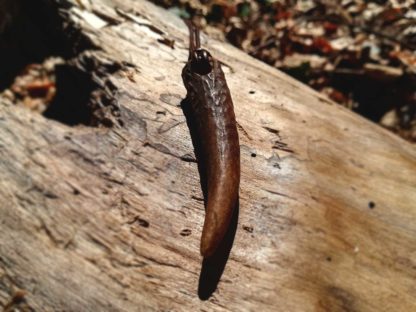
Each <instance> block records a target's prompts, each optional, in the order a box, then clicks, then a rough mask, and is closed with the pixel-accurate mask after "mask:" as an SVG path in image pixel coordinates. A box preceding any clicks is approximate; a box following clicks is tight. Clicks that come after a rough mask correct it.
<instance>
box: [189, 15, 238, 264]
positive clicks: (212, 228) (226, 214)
mask: <svg viewBox="0 0 416 312" xmlns="http://www.w3.org/2000/svg"><path fill="white" fill-rule="evenodd" d="M188 27H189V30H190V44H189V58H188V62H187V64H186V65H185V67H184V68H183V71H182V79H183V82H184V85H185V88H186V90H187V102H188V103H189V104H188V105H189V106H190V107H189V110H190V111H191V115H192V119H193V122H194V124H195V125H196V127H195V128H196V132H197V140H198V141H199V142H198V143H199V146H200V149H201V151H200V155H198V162H199V163H201V162H202V164H203V166H200V167H202V168H204V169H203V170H204V172H203V173H202V174H203V175H204V176H205V178H206V194H205V195H206V199H205V202H206V215H205V222H204V227H203V231H202V237H201V255H202V256H203V257H205V258H207V257H210V256H212V255H213V253H214V252H215V250H216V249H217V248H218V246H219V245H220V243H221V241H222V240H223V239H224V236H225V234H226V232H227V230H228V227H229V225H230V221H231V218H232V216H233V211H234V208H235V206H236V205H237V201H238V189H239V184H240V144H239V140H238V132H237V125H236V121H235V115H234V108H233V102H232V99H231V95H230V91H229V89H228V86H227V82H226V81H225V77H224V73H223V71H222V69H221V65H220V62H219V61H217V60H216V59H215V58H213V57H212V56H211V55H210V53H209V52H208V51H207V50H204V49H201V47H200V39H199V31H198V29H197V28H196V27H195V26H193V25H192V24H189V23H188ZM202 174H201V175H202ZM201 179H202V178H201Z"/></svg>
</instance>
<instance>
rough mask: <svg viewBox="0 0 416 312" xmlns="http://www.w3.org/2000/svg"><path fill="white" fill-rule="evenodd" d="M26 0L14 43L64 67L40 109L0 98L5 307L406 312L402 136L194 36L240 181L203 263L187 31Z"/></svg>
mask: <svg viewBox="0 0 416 312" xmlns="http://www.w3.org/2000/svg"><path fill="white" fill-rule="evenodd" d="M29 2H30V3H32V4H27V3H29ZM29 2H28V1H21V4H20V7H19V6H15V4H13V10H14V11H15V13H14V14H17V16H23V17H24V18H22V19H21V20H19V19H18V20H19V22H20V21H21V22H22V23H29V22H30V23H32V24H31V25H32V27H29V28H28V27H26V28H25V27H21V28H19V29H29V30H31V31H32V30H33V31H35V30H36V32H37V36H38V37H36V38H43V39H45V40H40V39H39V40H38V41H37V42H34V40H32V39H30V38H29V37H28V38H21V39H24V40H23V41H22V42H24V44H22V46H20V47H21V48H22V49H26V50H25V52H27V54H28V55H31V54H30V53H31V48H33V49H34V47H35V46H44V47H45V49H44V50H43V52H42V53H40V54H39V55H40V59H41V61H40V62H39V63H42V62H44V61H46V60H48V59H50V58H52V57H59V58H60V60H61V61H60V63H59V65H56V67H55V72H56V73H55V74H56V80H57V81H56V86H57V95H56V98H57V100H56V101H55V102H53V103H52V106H51V107H50V108H48V110H47V111H46V112H45V114H43V115H42V114H39V113H36V112H33V111H31V110H29V109H27V108H25V107H22V106H21V105H16V103H14V102H13V101H12V100H10V98H8V97H7V96H4V95H3V96H2V97H0V306H2V307H3V308H4V309H5V310H8V311H11V310H12V309H13V308H17V309H20V310H23V311H377V312H380V311H416V297H415V296H416V283H415V279H416V204H415V203H416V175H415V170H416V149H415V146H414V145H411V144H409V143H407V142H405V141H403V140H402V139H400V138H398V137H396V136H394V135H393V134H391V133H389V132H387V131H386V130H384V129H382V128H380V127H378V126H377V125H375V124H372V123H371V122H369V121H367V120H365V119H363V118H361V117H359V116H357V115H355V114H354V113H352V112H350V111H348V110H346V109H344V108H342V107H340V106H338V105H335V104H334V103H333V102H331V101H329V100H327V99H326V98H324V97H323V96H322V95H320V94H318V93H316V92H314V91H313V90H311V89H309V88H308V87H306V86H304V85H302V84H301V83H300V82H297V81H295V80H293V79H292V78H290V77H288V76H286V75H284V74H282V73H280V72H279V71H277V70H276V69H274V68H271V67H269V66H268V65H265V64H263V63H261V62H259V61H257V60H255V59H253V58H251V57H250V56H247V55H245V54H244V53H243V52H241V51H239V50H238V49H236V48H234V47H232V46H230V45H228V44H225V43H223V42H219V41H216V40H214V39H210V38H208V37H207V36H206V35H203V38H202V39H203V42H202V43H203V45H204V47H206V48H208V49H209V50H210V51H211V52H212V54H213V55H214V56H215V57H217V58H218V59H220V60H221V61H222V62H223V63H224V66H223V68H224V70H225V72H226V77H227V81H228V85H229V87H230V90H231V93H232V97H233V100H234V106H235V113H236V118H237V121H238V124H239V135H240V144H241V159H242V162H241V170H242V171H241V175H242V176H241V187H240V205H239V211H238V213H239V216H238V225H236V231H235V233H231V234H230V243H231V242H232V240H233V234H235V237H234V242H233V246H232V249H231V252H230V254H229V256H228V255H227V251H225V253H224V254H223V256H222V258H221V257H220V258H219V259H216V260H215V261H213V262H204V263H202V259H201V257H200V255H199V240H200V234H201V229H202V225H203V218H204V203H203V199H202V192H201V186H200V182H199V176H198V170H197V164H196V162H195V159H194V153H193V146H192V142H191V138H190V135H189V130H188V127H187V124H186V121H185V117H184V115H183V112H182V109H181V106H180V104H181V101H182V99H183V98H184V96H185V89H184V87H183V84H182V80H181V76H180V73H181V70H182V67H183V66H184V63H185V61H186V59H187V53H188V51H187V46H188V41H187V40H188V33H187V29H186V27H185V25H184V24H183V22H182V21H181V20H180V19H179V18H177V17H176V16H174V15H172V14H171V13H169V12H167V11H165V10H163V9H161V8H157V7H155V6H154V5H152V4H150V3H148V2H146V1H133V0H106V1H104V0H102V1H98V0H92V1H90V2H86V1H75V0H74V1H69V0H66V1H57V0H43V1H40V0H38V1H29ZM6 3H7V2H6V1H5V2H4V4H5V5H6ZM14 3H16V2H14ZM33 3H36V6H35V5H34V4H33ZM6 7H7V5H6ZM3 9H4V8H3ZM3 12H5V11H3ZM28 12H29V13H31V15H30V16H31V19H30V21H29V19H27V16H28V15H27V14H28ZM10 14H11V13H10ZM25 14H26V15H25ZM37 17H38V18H37ZM10 20H13V19H10ZM10 23H13V22H10ZM49 24H51V25H55V26H56V25H58V24H59V25H61V26H62V29H59V28H56V29H55V28H54V27H49ZM45 25H48V27H45ZM35 26H36V27H37V28H36V27H35ZM6 27H7V26H5V25H3V24H2V29H1V30H2V31H6V30H4V29H5V28H6ZM16 29H17V28H16ZM21 34H24V32H23V31H22V32H21ZM17 36H18V35H16V37H17ZM0 37H1V35H0ZM64 37H65V38H67V39H65V41H64V44H62V45H61V42H60V41H59V40H63V39H62V38H64ZM13 40H14V39H13ZM54 40H55V41H56V40H57V41H56V42H58V43H59V44H60V46H65V44H66V46H67V48H65V49H61V50H60V49H59V48H56V47H57V46H58V45H56V46H55V47H54V44H53V42H55V41H54ZM172 40H173V41H174V46H173V47H172V43H173V41H172ZM37 51H40V49H37ZM35 59H36V58H34V60H35ZM1 62H4V58H2V61H1ZM1 64H3V63H1ZM64 105H67V106H66V108H63V106H64ZM68 105H69V106H68ZM68 107H69V108H68ZM74 107H76V108H74ZM74 112H75V113H74ZM72 113H74V114H72ZM71 114H72V115H71ZM68 116H71V118H72V119H71V118H70V120H68V118H69V117H68ZM215 288H217V289H216V290H215ZM214 290H215V291H214Z"/></svg>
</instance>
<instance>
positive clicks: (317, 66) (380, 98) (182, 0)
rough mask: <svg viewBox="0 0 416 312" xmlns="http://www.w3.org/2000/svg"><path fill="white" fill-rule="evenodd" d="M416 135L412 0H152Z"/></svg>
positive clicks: (362, 112) (376, 118) (336, 97)
mask: <svg viewBox="0 0 416 312" xmlns="http://www.w3.org/2000/svg"><path fill="white" fill-rule="evenodd" d="M152 1H153V2H154V3H156V4H158V5H162V6H163V7H165V8H168V9H169V10H171V11H172V12H174V13H175V14H177V15H179V16H181V17H182V18H186V19H192V20H193V21H194V23H196V24H198V25H199V26H200V27H201V28H202V29H204V30H205V31H206V32H207V33H209V34H210V35H211V36H214V37H216V38H217V39H221V40H226V41H228V42H230V43H232V44H233V45H235V46H237V47H239V48H241V49H242V50H244V51H246V52H247V53H248V54H250V55H252V56H253V57H255V58H258V59H260V60H262V61H263V62H266V63H267V64H270V65H271V66H274V67H276V68H278V69H280V70H282V71H284V72H286V73H288V74H289V75H291V76H293V77H295V78H296V79H298V80H300V81H302V82H304V83H306V84H308V85H309V86H311V87H312V88H314V89H315V90H318V91H319V92H322V93H324V94H326V95H327V96H328V97H329V98H331V99H332V100H334V101H335V102H337V103H339V104H340V105H343V106H345V107H348V108H349V109H351V110H353V111H355V112H357V113H358V114H360V115H362V116H364V117H366V118H368V119H370V120H372V121H374V122H376V123H379V124H380V125H382V126H383V127H386V128H388V129H390V130H391V131H393V132H395V133H397V134H398V135H400V136H401V137H403V138H404V139H406V140H408V141H410V142H413V143H415V142H416V52H415V50H416V3H415V2H414V1H410V0H402V1H399V0H390V1H385V0H373V1H364V0H343V1H331V0H303V1H300V0H297V1H296V0H237V1H228V0H205V1H204V0H200V1H199V0H152Z"/></svg>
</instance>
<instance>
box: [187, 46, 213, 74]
mask: <svg viewBox="0 0 416 312" xmlns="http://www.w3.org/2000/svg"><path fill="white" fill-rule="evenodd" d="M213 67H214V59H213V57H212V56H211V54H210V53H209V52H208V51H207V50H205V49H196V50H194V51H193V53H192V55H191V69H192V71H193V72H194V73H197V74H199V75H207V74H209V73H210V72H211V71H212V69H213Z"/></svg>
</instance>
